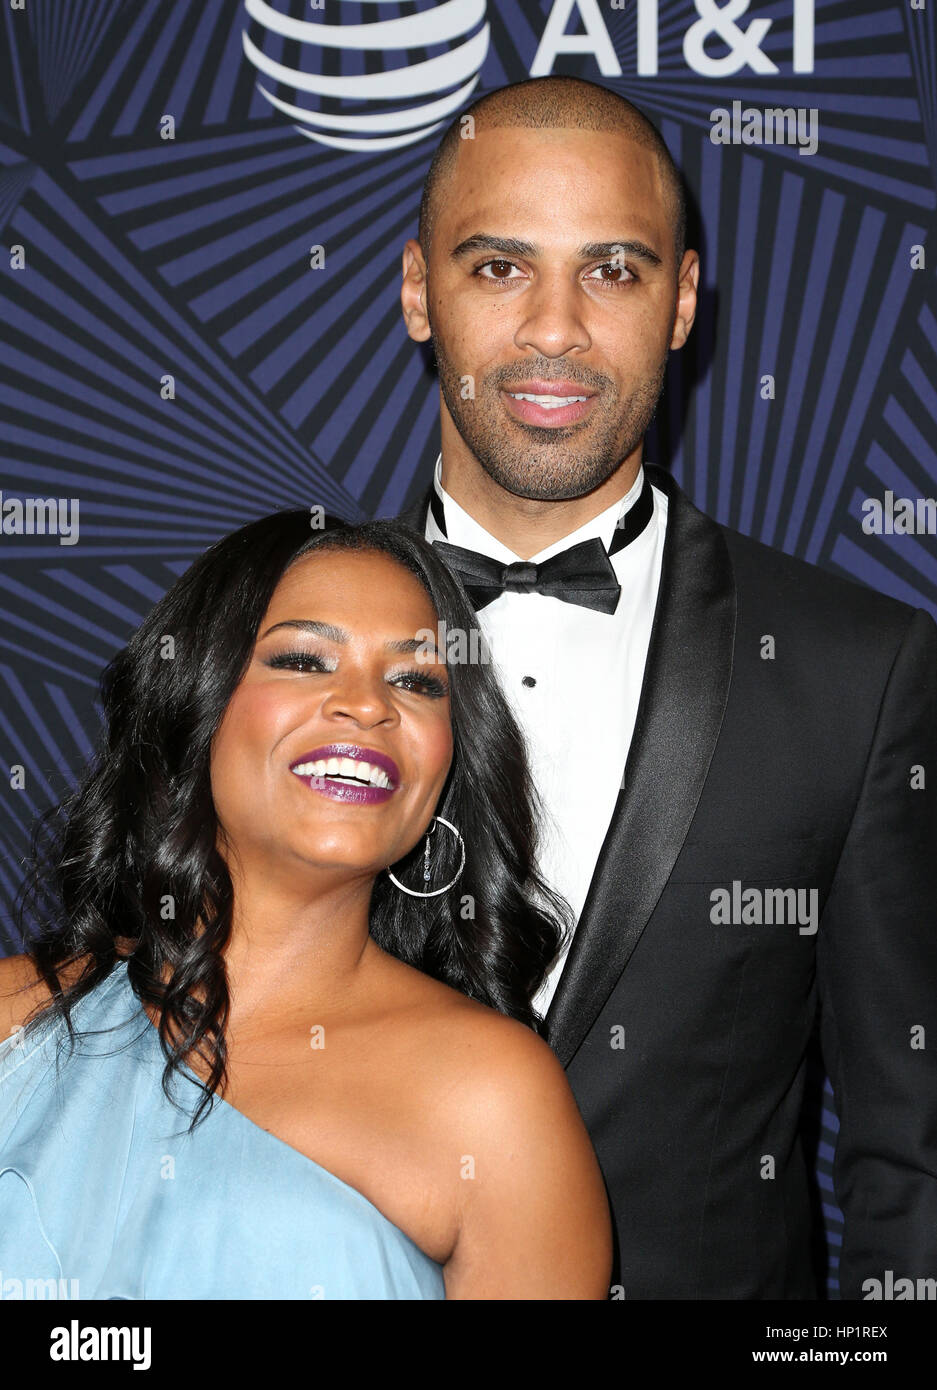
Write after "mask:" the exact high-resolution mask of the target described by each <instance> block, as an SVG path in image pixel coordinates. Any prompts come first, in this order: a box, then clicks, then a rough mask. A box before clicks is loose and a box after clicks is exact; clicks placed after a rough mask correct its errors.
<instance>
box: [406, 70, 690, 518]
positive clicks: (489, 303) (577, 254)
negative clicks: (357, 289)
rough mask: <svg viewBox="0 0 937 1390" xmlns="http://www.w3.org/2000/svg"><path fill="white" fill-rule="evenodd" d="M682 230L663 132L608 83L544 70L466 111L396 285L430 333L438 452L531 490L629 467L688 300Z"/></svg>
mask: <svg viewBox="0 0 937 1390" xmlns="http://www.w3.org/2000/svg"><path fill="white" fill-rule="evenodd" d="M467 116H470V117H471V118H472V120H471V122H469V121H466V119H465V117H467ZM466 136H467V137H468V138H466ZM684 237H685V204H684V197H683V190H682V185H681V180H680V176H679V173H678V171H677V170H676V167H675V166H674V164H673V161H672V160H671V158H670V155H669V153H668V151H667V148H666V146H665V145H664V143H663V141H662V140H661V138H660V136H659V135H658V133H657V131H656V130H655V129H654V127H653V125H651V123H650V122H649V121H647V119H646V118H645V117H644V116H643V115H642V114H641V113H640V112H639V111H638V110H637V109H636V108H635V107H633V106H632V105H631V104H630V103H629V102H627V101H625V100H624V99H623V98H621V97H619V96H617V95H616V94H615V93H613V92H611V91H609V90H608V89H607V88H604V87H599V86H596V85H595V84H593V83H590V82H584V81H581V80H580V79H577V78H566V77H551V78H537V79H534V80H532V81H529V82H522V83H518V84H516V85H515V86H511V87H504V88H501V89H499V90H498V91H496V92H491V93H489V94H488V95H487V96H484V97H482V98H481V99H480V100H479V101H477V102H475V103H474V104H473V105H472V106H471V107H469V108H468V110H467V111H466V112H465V113H464V115H462V116H460V117H458V118H457V119H456V120H455V121H454V122H453V124H452V125H451V126H450V127H449V129H448V131H447V132H446V134H445V136H444V137H443V139H442V141H441V143H440V145H439V148H438V150H437V152H436V155H435V157H434V159H433V162H432V165H431V168H430V171H429V175H428V177H427V180H426V186H425V189H424V194H423V201H422V205H421V209H420V240H419V242H417V241H410V242H408V243H407V246H406V248H405V250H404V285H403V290H402V302H403V308H404V316H405V318H406V321H407V329H408V332H409V333H410V336H411V337H413V338H415V339H416V340H418V341H422V340H425V339H426V338H432V342H433V347H434V350H435V354H436V360H437V363H438V366H439V374H440V387H441V391H442V396H443V411H442V428H443V454H444V457H445V458H446V459H447V460H448V459H449V458H450V456H453V455H461V456H462V458H464V459H468V458H471V459H474V460H475V461H477V463H478V464H479V465H480V466H481V468H482V469H483V470H484V473H485V474H486V475H487V477H488V478H489V479H491V480H492V481H493V482H494V483H496V484H497V485H498V486H499V487H501V488H504V489H506V490H507V491H508V492H510V493H512V494H514V495H515V496H517V497H526V498H536V499H541V500H559V499H563V498H566V499H568V498H578V497H582V496H584V495H585V494H587V493H589V492H592V491H593V490H594V489H595V488H597V487H600V486H601V485H602V484H603V483H605V482H606V481H607V480H608V479H609V478H610V477H611V476H612V475H613V474H615V473H616V471H617V470H618V469H619V468H620V467H621V466H622V465H623V464H625V463H626V462H628V461H630V462H631V464H632V467H631V468H630V473H631V475H632V476H633V473H634V472H635V471H636V469H637V466H638V463H639V462H640V448H641V441H642V440H643V436H644V433H645V431H646V429H647V426H648V425H649V423H650V421H651V418H652V416H653V413H654V408H655V406H656V403H657V400H658V397H659V395H660V391H661V389H662V386H663V380H664V372H665V369H666V364H667V355H668V353H669V351H670V349H671V348H676V347H681V346H682V345H683V343H684V342H685V341H686V336H687V334H688V333H689V330H690V326H691V325H692V321H693V314H694V312H695V302H696V301H695V288H696V282H697V278H698V273H699V261H698V257H697V255H696V253H695V252H694V251H685V250H684V245H683V243H684ZM519 395H520V396H521V397H523V396H525V395H536V396H540V397H545V396H551V395H552V396H554V397H558V398H560V399H561V400H565V399H566V398H568V397H573V396H584V397H585V398H586V399H585V400H578V401H571V402H570V403H569V404H565V405H563V404H560V405H556V404H555V402H554V401H550V400H541V401H540V402H537V401H524V400H523V399H518V396H519ZM626 471H629V470H626Z"/></svg>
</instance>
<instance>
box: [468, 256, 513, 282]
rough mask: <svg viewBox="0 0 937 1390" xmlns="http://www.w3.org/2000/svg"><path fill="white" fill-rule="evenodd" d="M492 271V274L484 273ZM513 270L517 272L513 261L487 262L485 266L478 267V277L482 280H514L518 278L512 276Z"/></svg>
mask: <svg viewBox="0 0 937 1390" xmlns="http://www.w3.org/2000/svg"><path fill="white" fill-rule="evenodd" d="M486 270H490V271H491V274H490V275H486V274H484V272H485V271H486ZM512 270H517V266H516V265H515V264H514V262H513V261H498V260H494V261H485V263H484V265H480V266H479V267H478V272H477V273H478V275H479V276H480V277H481V279H482V280H514V279H516V278H517V277H516V276H514V275H512V274H511V271H512Z"/></svg>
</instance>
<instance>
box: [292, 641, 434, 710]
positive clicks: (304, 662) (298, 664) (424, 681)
mask: <svg viewBox="0 0 937 1390" xmlns="http://www.w3.org/2000/svg"><path fill="white" fill-rule="evenodd" d="M266 665H267V666H272V667H274V668H275V669H276V670H297V669H302V668H303V667H305V668H306V669H310V670H313V671H328V670H329V667H328V666H327V665H326V663H325V661H324V660H323V658H322V657H321V656H319V654H318V653H317V652H303V651H289V652H277V653H276V655H275V656H271V657H269V658H268V660H267V662H266ZM401 677H406V678H408V679H410V680H413V681H414V682H415V684H416V685H418V686H420V687H421V688H422V690H423V692H424V694H426V695H428V696H430V698H431V699H434V700H439V699H442V697H443V696H444V695H448V693H449V687H448V685H446V683H445V681H442V680H440V679H439V677H438V676H432V675H429V674H428V673H427V672H425V671H420V670H416V669H409V670H406V671H398V672H396V674H395V676H394V677H393V679H394V680H399V679H400V678H401Z"/></svg>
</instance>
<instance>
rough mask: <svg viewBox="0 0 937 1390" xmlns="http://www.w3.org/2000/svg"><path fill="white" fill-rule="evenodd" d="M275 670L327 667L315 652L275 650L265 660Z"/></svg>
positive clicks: (320, 669)
mask: <svg viewBox="0 0 937 1390" xmlns="http://www.w3.org/2000/svg"><path fill="white" fill-rule="evenodd" d="M267 665H268V666H272V667H273V668H274V670H277V671H327V670H328V669H329V668H328V666H327V665H326V664H325V662H324V661H323V660H322V657H321V656H319V655H318V654H317V653H316V652H277V654H276V656H272V657H270V658H269V660H268V661H267Z"/></svg>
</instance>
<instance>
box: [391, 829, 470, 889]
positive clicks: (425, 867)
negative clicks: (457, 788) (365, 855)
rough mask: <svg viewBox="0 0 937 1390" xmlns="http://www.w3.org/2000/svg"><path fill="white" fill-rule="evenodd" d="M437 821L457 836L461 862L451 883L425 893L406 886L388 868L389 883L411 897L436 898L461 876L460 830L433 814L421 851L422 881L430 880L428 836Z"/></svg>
mask: <svg viewBox="0 0 937 1390" xmlns="http://www.w3.org/2000/svg"><path fill="white" fill-rule="evenodd" d="M437 821H438V822H439V824H440V825H444V826H445V827H446V829H447V830H451V831H452V833H453V835H456V836H458V840H459V847H460V849H461V851H462V858H461V862H460V864H459V867H458V869H457V870H456V876H455V878H454V879H453V880H452V882H451V883H447V884H446V886H445V888H434V889H433V890H432V891H431V892H430V891H427V892H425V893H420V892H418V891H417V890H416V889H415V888H408V887H407V886H406V884H405V883H401V882H400V880H399V879H398V878H394V875H393V874H392V873H391V871H390V869H388V870H387V877H388V878H389V879H390V881H391V883H394V884H396V886H397V887H398V888H399V889H400V891H401V892H402V893H409V895H410V897H411V898H438V897H439V895H440V893H448V892H449V889H450V888H452V887H453V885H454V884H456V883H458V881H459V879H460V878H461V876H462V870H463V869H464V868H465V841H464V840H463V839H462V835H461V832H460V831H458V830H456V828H455V826H454V825H452V824H451V822H449V821H447V820H443V818H442V816H434V817H433V824H432V826H431V827H430V830H427V832H426V848H425V849H424V851H423V882H424V883H428V882H429V880H430V871H429V837H430V832H431V830H432V829H434V828H435V826H436V822H437Z"/></svg>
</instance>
